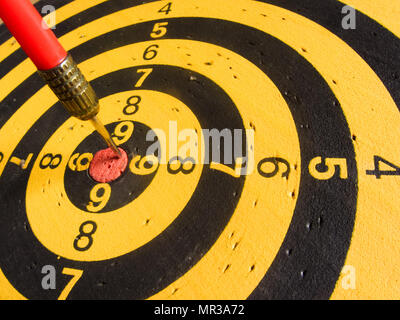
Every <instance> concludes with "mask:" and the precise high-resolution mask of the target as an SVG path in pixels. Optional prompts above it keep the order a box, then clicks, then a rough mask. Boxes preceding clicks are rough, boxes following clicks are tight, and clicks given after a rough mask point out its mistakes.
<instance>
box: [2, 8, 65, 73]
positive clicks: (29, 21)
mask: <svg viewBox="0 0 400 320" xmlns="http://www.w3.org/2000/svg"><path fill="white" fill-rule="evenodd" d="M0 18H1V19H2V20H3V21H4V23H5V25H6V26H7V28H8V29H9V30H10V32H11V33H12V35H13V36H14V38H15V39H16V40H17V41H18V43H19V44H20V46H21V47H22V49H23V50H24V51H25V53H26V54H27V55H28V57H29V58H30V59H31V60H32V62H33V63H34V64H35V65H36V67H37V68H38V69H39V70H49V69H52V68H54V67H55V66H57V65H59V64H60V63H61V62H62V61H63V60H64V59H65V58H66V57H67V52H66V51H65V50H64V48H63V47H62V46H61V44H60V43H59V42H58V40H57V38H56V36H55V35H54V33H53V32H52V31H51V30H50V29H48V28H44V27H43V22H42V21H43V19H42V17H41V15H40V14H39V12H38V11H37V10H36V8H35V7H34V6H33V5H32V3H31V2H30V1H29V0H0Z"/></svg>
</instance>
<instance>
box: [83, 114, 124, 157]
mask: <svg viewBox="0 0 400 320" xmlns="http://www.w3.org/2000/svg"><path fill="white" fill-rule="evenodd" d="M90 121H91V122H92V124H93V126H94V127H95V129H96V131H97V132H98V133H99V134H100V136H101V137H102V138H103V139H104V141H105V142H106V143H107V145H108V146H109V147H110V148H111V150H112V151H114V153H115V155H116V156H118V158H121V157H122V154H121V151H120V150H119V149H118V147H117V146H116V144H115V142H114V140H113V139H112V138H111V135H110V133H109V132H108V131H107V129H106V127H105V126H104V125H103V123H102V122H101V121H100V120H99V119H98V117H97V116H94V117H93V118H92V119H90Z"/></svg>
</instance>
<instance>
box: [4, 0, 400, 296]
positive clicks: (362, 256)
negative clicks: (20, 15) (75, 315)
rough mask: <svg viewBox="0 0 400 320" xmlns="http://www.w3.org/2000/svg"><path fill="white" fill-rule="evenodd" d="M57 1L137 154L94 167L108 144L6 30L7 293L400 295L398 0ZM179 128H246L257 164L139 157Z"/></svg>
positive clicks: (85, 66)
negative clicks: (72, 111) (112, 166)
mask: <svg viewBox="0 0 400 320" xmlns="http://www.w3.org/2000/svg"><path fill="white" fill-rule="evenodd" d="M45 5H52V6H54V7H55V8H56V9H57V10H56V22H57V24H56V28H55V30H54V32H55V34H56V35H57V37H58V38H59V39H60V41H61V43H62V44H63V45H64V47H65V48H66V49H67V50H68V51H69V52H70V53H71V54H72V56H73V57H74V59H75V60H76V61H77V63H78V64H79V67H80V69H81V70H82V72H83V73H84V74H85V75H86V77H87V78H88V80H89V81H90V82H91V84H92V85H93V87H94V89H95V91H96V92H97V93H98V95H99V97H100V99H101V111H100V117H101V119H102V121H103V122H105V124H106V126H107V128H108V129H109V131H110V132H112V134H113V136H114V137H115V140H116V141H117V142H118V144H119V145H120V146H121V147H122V148H124V150H126V151H127V153H128V155H129V162H130V164H129V167H130V168H129V170H127V171H126V172H125V173H124V174H123V176H122V177H120V178H119V179H117V180H116V181H113V182H110V183H108V184H99V183H97V182H95V181H93V180H92V179H91V178H90V177H89V175H88V173H87V169H88V166H89V162H90V160H91V159H92V157H93V155H94V153H96V151H98V150H99V149H101V148H103V147H104V146H103V142H102V141H101V140H100V138H99V137H98V136H97V135H96V134H95V133H94V132H93V128H92V127H91V125H90V124H89V123H85V122H81V121H79V120H77V119H75V118H71V117H69V115H68V114H67V113H66V112H65V110H64V109H63V107H62V106H61V104H60V103H58V102H57V100H56V97H55V96H54V95H53V94H52V93H51V91H50V89H48V88H47V87H45V85H44V83H43V81H42V80H41V79H40V77H39V76H38V75H37V74H36V72H35V71H36V70H35V68H34V66H33V64H32V63H31V62H30V61H29V60H28V59H27V58H26V55H25V54H24V53H23V51H22V50H21V49H20V48H19V46H18V44H17V43H16V42H15V40H14V39H13V38H12V37H11V35H10V34H9V32H8V31H7V30H6V28H5V27H4V26H1V27H0V43H1V45H0V61H1V62H0V74H1V80H0V101H1V103H0V298H1V299H24V298H27V299H66V298H67V299H365V298H375V299H376V298H389V299H395V298H398V297H399V296H400V271H399V269H398V266H399V264H400V257H399V251H398V247H399V240H400V239H399V237H400V198H399V196H398V192H399V191H400V176H399V175H400V168H399V166H400V147H399V146H400V113H399V106H400V79H399V72H400V70H399V68H400V54H399V53H400V40H399V39H398V36H399V35H400V26H399V24H398V17H399V14H400V3H398V2H396V1H388V0H380V1H379V2H377V1H372V0H353V1H350V0H349V1H343V2H340V1H336V0H324V1H320V0H301V1H299V0H284V1H275V0H269V1H248V0H235V1H228V0H218V1H211V0H179V1H169V0H165V1H164V0H163V1H136V0H110V1H105V0H90V1H89V0H75V1H71V0H53V1H50V0H49V1H40V2H38V3H36V4H35V6H36V7H37V8H38V9H39V11H40V9H41V8H43V6H45ZM346 5H351V6H352V7H354V8H355V9H356V10H357V11H356V15H355V18H356V22H355V29H347V28H343V18H344V17H345V14H343V11H342V10H343V7H345V6H346ZM171 123H172V124H174V125H175V126H176V127H175V130H177V131H178V132H179V131H180V130H183V129H187V128H190V129H193V130H196V132H199V131H201V130H203V129H217V130H219V131H222V130H224V129H227V130H228V132H231V133H234V132H235V130H238V129H242V132H253V133H254V143H252V144H251V145H249V143H248V141H247V147H248V149H251V151H252V153H253V154H254V169H253V170H252V171H251V172H249V173H248V174H246V175H239V174H237V172H238V171H237V170H235V164H226V163H223V161H222V160H221V163H213V162H211V163H209V164H200V163H196V164H194V163H184V162H185V160H183V159H181V158H180V159H178V160H179V161H178V162H181V163H178V164H177V163H175V166H172V165H171V164H170V165H168V164H159V165H158V166H151V167H149V166H148V164H147V166H146V165H145V163H144V162H145V161H144V160H143V159H145V152H146V149H147V148H148V147H149V144H151V142H149V141H147V140H146V133H147V132H149V130H154V129H158V130H163V131H164V132H166V133H167V136H166V139H167V140H168V138H169V136H168V133H169V134H170V132H171V131H170V130H171ZM246 130H247V131H246ZM225 132H226V131H225ZM244 145H246V141H245V144H244ZM161 152H163V150H161ZM235 160H236V163H238V160H239V159H235ZM236 167H237V166H236ZM49 265H50V266H54V267H55V270H56V280H57V286H56V288H55V289H54V290H44V289H43V287H42V284H41V283H42V279H43V273H42V271H43V266H49ZM345 271H346V272H345ZM347 271H348V272H347ZM346 277H350V278H348V279H347V278H346ZM349 283H350V285H349Z"/></svg>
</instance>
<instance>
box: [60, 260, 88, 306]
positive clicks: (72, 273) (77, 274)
mask: <svg viewBox="0 0 400 320" xmlns="http://www.w3.org/2000/svg"><path fill="white" fill-rule="evenodd" d="M62 273H63V274H66V275H69V276H73V277H72V279H71V280H70V281H69V282H68V284H67V285H66V286H65V288H64V290H63V291H62V292H61V294H60V296H59V297H58V300H66V299H67V297H68V295H69V293H70V292H71V290H72V289H73V288H74V286H75V284H76V283H77V282H78V280H79V279H80V278H81V277H82V274H83V270H78V269H71V268H64V269H63V271H62Z"/></svg>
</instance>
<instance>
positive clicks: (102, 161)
mask: <svg viewBox="0 0 400 320" xmlns="http://www.w3.org/2000/svg"><path fill="white" fill-rule="evenodd" d="M118 149H119V150H120V151H121V157H120V158H118V156H116V155H115V153H114V151H113V150H112V149H111V148H108V149H104V150H100V151H98V152H97V153H96V154H95V156H94V158H93V160H92V162H91V163H90V168H89V174H90V176H91V177H92V178H93V179H94V180H96V181H97V182H101V183H107V182H111V181H114V180H116V179H118V178H119V177H120V176H121V175H122V173H123V172H124V171H125V169H126V167H127V165H128V156H127V154H126V152H125V151H124V150H123V149H121V148H118Z"/></svg>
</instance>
